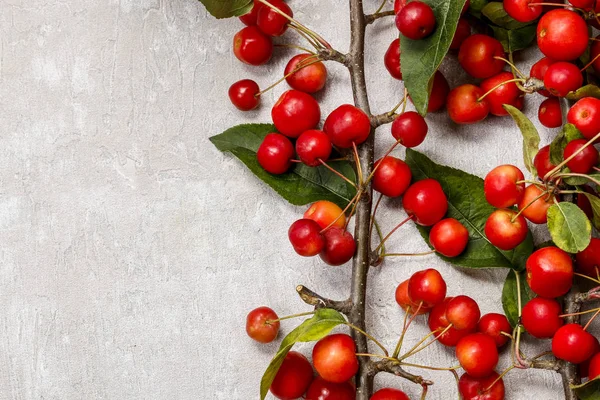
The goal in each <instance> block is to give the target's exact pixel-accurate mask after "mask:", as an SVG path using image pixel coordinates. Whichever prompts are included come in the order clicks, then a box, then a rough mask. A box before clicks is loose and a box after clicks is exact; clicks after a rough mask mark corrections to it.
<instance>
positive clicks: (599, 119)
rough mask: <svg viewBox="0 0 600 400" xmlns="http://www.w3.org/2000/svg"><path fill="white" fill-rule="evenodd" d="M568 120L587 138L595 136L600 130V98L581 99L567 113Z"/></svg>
mask: <svg viewBox="0 0 600 400" xmlns="http://www.w3.org/2000/svg"><path fill="white" fill-rule="evenodd" d="M598 43H600V42H598ZM567 121H568V122H569V123H571V124H573V125H575V127H576V128H577V129H579V130H580V131H581V134H582V135H583V136H584V137H585V138H586V139H591V138H593V137H594V136H596V135H597V134H598V132H600V100H598V99H596V98H594V97H584V98H583V99H581V100H579V101H578V102H577V103H575V104H574V105H573V107H571V109H570V110H569V112H568V113H567Z"/></svg>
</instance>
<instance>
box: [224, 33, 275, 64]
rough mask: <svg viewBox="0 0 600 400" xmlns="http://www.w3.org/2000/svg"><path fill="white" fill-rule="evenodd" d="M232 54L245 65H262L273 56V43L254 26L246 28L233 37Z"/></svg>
mask: <svg viewBox="0 0 600 400" xmlns="http://www.w3.org/2000/svg"><path fill="white" fill-rule="evenodd" d="M233 54H235V56H236V57H237V58H238V60H240V61H242V62H244V63H246V64H250V65H262V64H265V63H267V62H268V61H269V60H270V59H271V55H273V42H272V41H271V38H270V37H268V36H267V35H265V34H264V33H262V32H261V31H260V29H258V28H257V27H256V26H247V27H245V28H244V29H242V30H241V31H239V32H238V33H236V34H235V36H234V37H233Z"/></svg>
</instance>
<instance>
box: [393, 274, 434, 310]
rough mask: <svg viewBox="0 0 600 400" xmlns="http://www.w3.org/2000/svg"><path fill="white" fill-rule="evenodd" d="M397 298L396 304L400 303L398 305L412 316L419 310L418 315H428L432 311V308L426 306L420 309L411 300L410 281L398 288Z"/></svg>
mask: <svg viewBox="0 0 600 400" xmlns="http://www.w3.org/2000/svg"><path fill="white" fill-rule="evenodd" d="M395 297H396V303H398V305H399V306H400V307H402V309H403V310H404V311H406V312H408V313H410V314H414V313H415V312H416V311H417V310H419V312H418V313H417V315H421V314H427V313H428V312H429V311H430V310H431V308H430V307H426V306H424V305H421V307H419V304H418V303H415V302H414V301H412V300H411V299H410V296H409V295H408V279H407V280H405V281H404V282H402V283H400V284H399V285H398V287H397V288H396V293H395Z"/></svg>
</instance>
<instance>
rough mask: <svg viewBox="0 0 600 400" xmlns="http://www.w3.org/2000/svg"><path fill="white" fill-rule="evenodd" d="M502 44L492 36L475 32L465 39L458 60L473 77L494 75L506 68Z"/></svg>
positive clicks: (480, 77)
mask: <svg viewBox="0 0 600 400" xmlns="http://www.w3.org/2000/svg"><path fill="white" fill-rule="evenodd" d="M504 56H505V54H504V48H503V47H502V44H501V43H500V42H499V41H498V40H496V39H494V38H493V37H491V36H487V35H482V34H475V35H471V36H469V37H468V38H466V39H465V41H464V42H463V43H462V45H461V46H460V50H459V51H458V62H459V63H460V65H461V66H462V67H463V69H464V70H465V71H466V72H467V73H468V74H469V75H471V76H472V77H474V78H478V79H485V78H489V77H490V76H494V75H496V74H497V73H499V72H500V71H502V68H504V61H502V60H499V59H497V58H496V57H501V58H504Z"/></svg>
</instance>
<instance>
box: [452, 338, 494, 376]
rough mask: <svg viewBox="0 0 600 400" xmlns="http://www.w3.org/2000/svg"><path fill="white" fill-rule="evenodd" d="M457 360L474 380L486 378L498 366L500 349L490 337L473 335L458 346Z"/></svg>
mask: <svg viewBox="0 0 600 400" xmlns="http://www.w3.org/2000/svg"><path fill="white" fill-rule="evenodd" d="M456 358H458V362H459V363H460V365H461V366H462V367H463V369H464V370H465V372H466V373H468V374H469V375H471V376H472V377H474V378H484V377H487V376H489V375H490V374H491V373H492V372H493V371H494V368H496V365H497V364H498V348H497V347H496V342H495V341H494V339H492V338H491V337H489V336H488V335H485V334H483V333H472V334H470V335H468V336H465V337H464V338H462V339H461V340H460V341H459V342H458V344H457V345H456Z"/></svg>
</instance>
